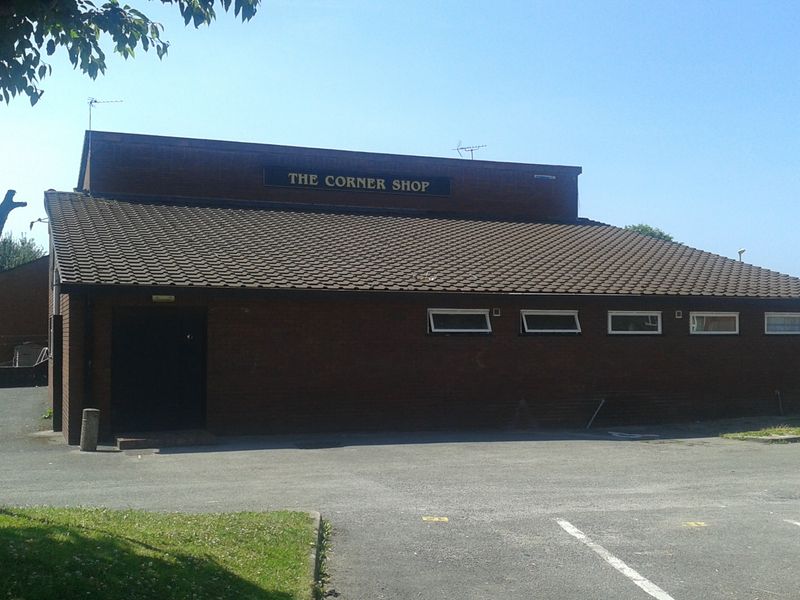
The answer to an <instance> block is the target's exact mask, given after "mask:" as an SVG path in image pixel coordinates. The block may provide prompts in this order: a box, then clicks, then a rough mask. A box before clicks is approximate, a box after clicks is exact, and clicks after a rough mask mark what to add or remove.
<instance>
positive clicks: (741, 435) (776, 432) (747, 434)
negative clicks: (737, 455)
mask: <svg viewBox="0 0 800 600" xmlns="http://www.w3.org/2000/svg"><path fill="white" fill-rule="evenodd" d="M785 435H800V427H791V426H789V425H778V426H776V427H764V428H763V429H756V430H753V431H736V432H732V433H723V434H722V437H724V438H727V439H729V440H743V439H747V438H754V437H777V436H785Z"/></svg>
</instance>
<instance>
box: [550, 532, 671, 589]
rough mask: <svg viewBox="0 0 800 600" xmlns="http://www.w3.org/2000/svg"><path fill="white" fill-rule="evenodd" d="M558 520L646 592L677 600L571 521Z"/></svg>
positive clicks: (575, 536) (574, 535)
mask: <svg viewBox="0 0 800 600" xmlns="http://www.w3.org/2000/svg"><path fill="white" fill-rule="evenodd" d="M556 522H557V523H558V524H559V525H561V528H562V529H563V530H564V531H566V532H567V533H568V534H570V535H571V536H572V537H574V538H576V539H578V540H580V541H581V542H583V543H584V544H586V545H587V546H589V548H591V549H592V550H594V551H595V552H596V553H597V554H599V555H600V556H601V557H602V558H603V560H605V561H606V562H607V563H608V564H610V565H611V566H612V567H614V568H615V569H616V570H617V571H619V572H620V573H622V574H623V575H625V577H627V578H628V579H630V580H631V581H633V583H635V584H636V585H638V586H639V587H640V588H642V589H643V590H644V591H645V592H647V593H648V594H650V595H651V596H652V597H653V598H657V600H675V599H674V598H673V597H672V596H670V595H669V594H668V593H667V592H665V591H664V590H662V589H661V588H660V587H658V586H657V585H656V584H655V583H653V582H652V581H650V580H649V579H647V578H646V577H643V576H642V575H640V574H639V573H638V572H636V571H634V570H633V569H631V568H630V567H629V566H628V565H626V564H625V563H624V562H622V561H621V560H620V559H618V558H617V557H616V556H614V555H613V554H611V552H609V551H608V550H606V549H605V548H603V547H602V546H601V545H600V544H596V543H595V542H593V541H592V540H590V539H589V537H588V536H587V535H586V534H585V533H583V532H582V531H581V530H580V529H578V528H577V527H575V526H574V525H573V524H572V523H570V522H569V521H565V520H563V519H556Z"/></svg>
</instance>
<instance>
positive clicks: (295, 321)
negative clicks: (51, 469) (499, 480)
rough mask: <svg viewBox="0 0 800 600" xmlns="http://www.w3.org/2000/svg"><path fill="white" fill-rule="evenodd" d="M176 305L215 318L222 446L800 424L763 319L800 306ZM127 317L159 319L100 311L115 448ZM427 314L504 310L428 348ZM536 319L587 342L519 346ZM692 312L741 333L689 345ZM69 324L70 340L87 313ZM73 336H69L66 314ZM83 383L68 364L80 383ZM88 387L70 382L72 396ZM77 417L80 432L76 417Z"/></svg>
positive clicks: (278, 301)
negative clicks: (534, 311) (360, 433)
mask: <svg viewBox="0 0 800 600" xmlns="http://www.w3.org/2000/svg"><path fill="white" fill-rule="evenodd" d="M177 297H178V301H177V303H176V305H177V306H180V305H182V304H185V305H192V306H198V305H199V306H207V310H208V357H207V369H208V385H207V407H208V427H209V429H211V430H213V431H216V432H219V433H259V432H278V431H280V432H285V431H303V430H326V429H328V430H333V429H375V428H377V429H402V428H443V427H444V428H447V427H486V426H491V427H509V426H521V427H524V426H529V425H534V426H535V425H541V426H548V425H568V426H582V425H584V424H585V423H586V422H587V421H588V420H589V418H590V417H591V415H592V413H593V411H594V409H595V407H596V406H597V402H598V400H599V399H600V398H601V397H605V398H607V399H608V403H607V405H606V406H605V407H604V408H603V410H602V411H601V413H600V415H599V416H598V421H597V422H598V424H612V423H624V422H629V423H630V422H636V423H642V422H653V421H665V420H685V419H689V418H702V417H720V416H733V415H741V414H752V413H775V412H776V409H777V404H776V402H775V398H774V391H775V390H781V391H782V392H783V394H784V400H785V405H786V406H787V407H790V408H791V407H794V408H796V409H800V336H766V335H764V333H763V312H764V311H765V310H795V311H800V304H798V303H795V304H794V305H789V304H787V303H780V302H773V303H769V302H755V301H748V302H745V301H726V300H714V299H707V300H703V299H686V300H684V299H664V300H658V299H648V298H641V299H626V298H596V299H595V298H578V297H576V298H560V299H559V298H548V297H531V298H523V297H489V296H473V297H447V296H435V295H431V296H428V297H423V296H418V295H416V296H411V295H409V296H400V295H394V296H392V295H389V294H327V295H326V294H319V295H306V294H299V293H298V294H295V295H291V294H283V295H280V296H275V295H272V296H270V295H268V294H265V295H262V296H260V297H257V295H254V294H242V295H233V294H226V295H222V294H220V295H215V294H210V295H209V296H208V299H206V296H205V295H204V294H202V293H195V294H191V295H187V294H183V295H182V294H180V293H178V294H177ZM115 303H119V305H137V304H142V305H150V299H149V296H145V295H140V296H127V297H126V296H116V297H115V296H97V297H96V298H95V300H94V309H93V314H94V340H95V344H94V357H95V360H94V365H93V381H94V386H93V396H94V398H95V404H96V405H97V406H98V407H99V408H100V409H101V414H102V415H104V416H103V417H102V421H101V422H102V427H103V433H104V435H106V436H107V435H109V434H110V430H109V425H108V423H109V421H108V414H109V411H110V410H111V408H112V406H111V399H110V389H111V388H110V357H109V354H110V340H111V337H110V323H111V320H110V319H111V307H112V306H113V305H114V304H115ZM429 307H432V308H456V307H464V308H495V307H496V308H500V309H501V311H502V316H500V317H493V318H492V327H493V329H494V332H493V334H492V335H489V336H482V335H474V336H472V335H466V336H464V335H449V336H446V335H445V336H441V335H430V334H428V333H427V330H426V309H427V308H429ZM73 308H74V306H73ZM526 308H550V309H577V310H579V311H580V319H581V325H582V328H583V332H582V334H581V335H579V336H555V335H550V336H530V335H521V334H520V333H519V310H520V309H526ZM607 310H661V311H663V331H664V334H663V335H661V336H610V335H608V334H607V333H606V311H607ZM675 310H682V311H683V315H684V316H683V318H682V319H676V318H675V317H674V311H675ZM691 310H725V311H739V312H740V313H741V314H740V331H741V334H740V335H738V336H690V335H689V333H688V328H689V314H688V313H689V311H691ZM70 320H71V326H72V328H73V329H74V327H75V314H73V315H72V318H71V319H70ZM64 328H65V337H66V331H67V328H68V325H67V318H66V315H65V325H64ZM73 351H77V348H73ZM78 355H79V356H78V357H77V358H76V360H80V356H82V355H81V353H80V352H78ZM67 371H68V368H67V362H66V357H65V373H67ZM80 373H81V369H80V368H79V367H78V365H76V364H74V363H72V364H70V367H69V374H70V378H71V377H73V376H79V375H80ZM76 387H78V386H77V384H75V383H74V382H73V381H72V380H71V381H70V384H69V386H68V388H69V390H70V393H71V394H73V395H74V394H75V393H76ZM66 402H67V401H66V390H65V404H66ZM65 410H66V409H65ZM73 418H75V419H78V421H77V422H78V423H79V418H80V417H79V411H78V412H77V413H74V415H73ZM70 439H72V438H70Z"/></svg>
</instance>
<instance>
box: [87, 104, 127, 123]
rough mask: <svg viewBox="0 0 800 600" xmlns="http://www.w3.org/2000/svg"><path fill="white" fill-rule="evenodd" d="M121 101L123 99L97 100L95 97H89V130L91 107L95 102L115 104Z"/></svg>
mask: <svg viewBox="0 0 800 600" xmlns="http://www.w3.org/2000/svg"><path fill="white" fill-rule="evenodd" d="M118 102H123V100H98V99H97V98H89V100H88V102H87V104H88V105H89V131H91V130H92V109H93V108H94V105H95V104H116V103H118Z"/></svg>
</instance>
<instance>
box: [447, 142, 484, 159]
mask: <svg viewBox="0 0 800 600" xmlns="http://www.w3.org/2000/svg"><path fill="white" fill-rule="evenodd" d="M481 148H486V144H481V145H480V146H463V145H462V144H461V140H459V141H458V144H456V147H455V148H453V150H455V151H456V152H458V156H459V157H461V158H464V154H462V153H466V152H469V158H470V160H474V159H475V151H476V150H480V149H481Z"/></svg>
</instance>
